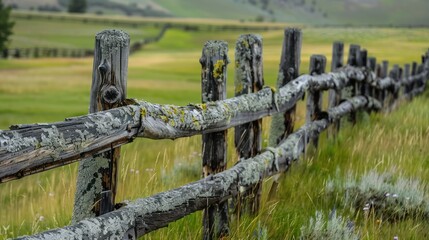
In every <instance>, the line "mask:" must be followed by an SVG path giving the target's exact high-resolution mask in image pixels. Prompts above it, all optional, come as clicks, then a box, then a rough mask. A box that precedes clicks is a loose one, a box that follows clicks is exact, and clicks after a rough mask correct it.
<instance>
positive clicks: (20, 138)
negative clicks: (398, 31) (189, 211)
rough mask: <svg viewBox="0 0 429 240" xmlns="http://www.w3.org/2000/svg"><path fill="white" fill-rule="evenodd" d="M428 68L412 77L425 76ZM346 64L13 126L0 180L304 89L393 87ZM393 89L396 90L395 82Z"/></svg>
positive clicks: (288, 102)
mask: <svg viewBox="0 0 429 240" xmlns="http://www.w3.org/2000/svg"><path fill="white" fill-rule="evenodd" d="M426 75H427V71H424V72H422V73H421V74H420V75H418V76H415V77H414V78H413V79H414V80H415V81H417V80H419V81H420V80H421V79H423V78H425V77H426ZM375 79H376V78H375V76H374V74H373V73H370V72H367V71H366V70H363V69H360V68H356V67H345V68H343V69H342V70H341V71H339V72H336V73H327V74H322V75H317V76H311V75H302V76H300V77H299V78H297V79H296V80H294V81H292V82H290V83H288V84H287V85H285V86H284V87H282V88H280V89H279V90H278V91H275V90H273V89H271V88H264V89H262V90H260V91H259V92H257V93H250V94H246V95H242V96H239V97H234V98H229V99H226V100H222V101H216V102H209V103H207V104H192V105H188V106H184V107H180V106H174V105H161V104H152V103H149V102H144V101H141V102H137V101H133V100H126V101H125V102H124V104H129V105H127V106H123V107H120V108H116V109H112V110H108V111H104V112H100V113H95V114H89V115H86V116H82V117H74V118H70V119H67V120H66V121H64V122H59V123H53V124H34V125H15V126H12V127H11V130H7V131H1V132H0V182H7V181H10V180H13V179H17V178H21V177H23V176H27V175H31V174H34V173H38V172H41V171H45V170H49V169H52V168H55V167H58V166H63V165H64V164H69V163H72V162H74V161H77V160H79V159H81V158H84V157H88V156H91V155H94V154H99V153H102V152H105V151H108V150H111V149H112V148H114V147H118V146H121V145H123V144H126V143H129V142H131V141H132V140H133V139H134V138H135V137H144V138H152V139H176V138H181V137H189V136H193V135H197V134H203V133H210V132H216V131H220V130H225V129H228V128H231V127H235V126H238V125H240V124H243V123H247V122H251V121H254V120H257V119H260V118H262V117H266V116H269V115H271V114H273V113H277V112H284V111H287V110H289V109H290V108H291V107H292V106H294V105H295V104H296V103H297V102H298V101H299V100H301V99H302V97H303V95H304V93H305V92H306V91H307V90H328V89H342V88H343V87H345V86H347V85H349V83H350V82H351V80H357V81H367V82H368V83H370V84H371V85H372V86H373V87H375V88H376V89H379V90H384V89H389V88H391V87H392V86H397V83H396V82H395V80H394V79H392V78H384V79H381V80H380V81H375ZM393 91H397V88H396V87H395V88H394V89H393Z"/></svg>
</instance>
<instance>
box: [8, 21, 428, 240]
mask: <svg viewBox="0 0 429 240" xmlns="http://www.w3.org/2000/svg"><path fill="white" fill-rule="evenodd" d="M20 21H21V20H20ZM39 24H40V26H43V24H44V23H42V22H41V23H39ZM51 24H52V25H51V26H50V28H51V29H58V28H61V27H60V26H55V25H54V23H51ZM59 24H60V23H59ZM71 24H72V23H71ZM17 26H20V27H17V28H16V29H15V34H16V35H15V37H14V39H20V38H29V39H31V38H32V37H31V34H27V31H30V29H29V27H28V25H26V24H24V22H18V23H17ZM76 27H77V26H76ZM100 27H104V26H100ZM83 29H85V30H84V31H85V32H86V34H83V33H82V39H77V40H73V41H76V42H73V41H71V42H68V41H66V40H67V39H71V38H73V37H71V36H68V37H67V33H68V32H67V31H66V30H65V29H61V30H59V32H60V33H62V34H64V36H63V37H60V35H61V34H58V38H57V37H55V36H57V35H56V34H55V31H53V32H49V31H48V28H46V31H47V32H46V34H40V35H38V36H34V37H35V38H38V40H37V42H45V41H46V42H49V45H52V46H55V45H58V46H59V45H67V46H81V47H83V46H92V44H93V43H90V42H91V41H92V40H91V39H93V36H94V34H95V33H96V32H98V31H99V30H101V29H98V27H97V29H96V28H94V32H92V33H91V29H90V28H89V27H88V28H87V29H86V28H84V27H83ZM144 32H145V29H136V30H135V31H132V30H130V32H129V33H130V35H131V39H135V38H137V39H138V38H140V37H141V36H142V35H141V34H143V33H144ZM303 33H304V40H303V49H302V65H301V72H302V73H305V72H306V71H307V68H308V61H309V58H310V55H311V54H325V55H327V57H328V65H329V63H330V61H329V59H330V54H331V44H332V42H333V41H337V40H341V41H344V42H345V44H346V46H347V47H348V45H349V44H350V43H358V44H361V45H362V47H364V48H366V49H367V50H368V52H369V55H371V56H375V57H377V59H378V60H379V61H380V60H382V59H388V60H390V62H391V63H392V64H405V63H409V62H411V61H420V55H421V54H422V53H423V52H424V51H425V50H427V48H428V47H429V45H428V43H427V39H429V30H427V29H365V28H358V29H353V28H304V29H303ZM139 34H140V35H139ZM239 34H244V32H243V33H240V32H226V33H221V32H215V33H213V32H182V31H180V30H169V31H167V33H166V35H165V37H164V38H163V39H162V40H161V41H160V42H158V43H156V44H153V45H148V46H147V47H146V48H145V49H144V50H143V51H141V52H138V53H136V54H134V55H132V56H131V57H130V59H129V70H128V71H129V74H128V97H132V98H138V99H144V100H147V101H151V102H156V103H171V104H177V105H186V104H188V103H196V102H199V101H200V69H201V67H200V65H199V62H198V60H199V57H200V56H201V48H202V46H203V44H204V42H205V41H207V40H214V39H219V40H226V41H228V43H229V48H230V54H229V56H230V58H231V62H234V53H233V48H234V44H235V40H236V38H237V37H238V36H239ZM259 34H261V35H262V36H263V38H264V55H263V58H264V65H265V66H264V76H265V81H266V85H270V86H274V85H275V82H276V76H277V70H278V64H279V59H280V51H281V44H282V36H283V33H282V32H281V31H272V32H259ZM49 36H54V37H49ZM83 39H85V40H83ZM87 39H88V40H87ZM13 44H18V42H16V43H13ZM233 67H234V66H233V64H230V65H229V68H228V78H229V79H228V96H229V97H232V95H233V78H234V76H233ZM91 71H92V59H91V58H87V59H37V60H34V59H21V60H0V76H1V77H0V128H1V129H6V128H7V127H8V126H9V125H11V124H17V123H34V122H53V121H61V120H63V119H64V118H66V117H70V116H76V115H83V114H86V113H87V111H88V105H89V89H90V83H91ZM428 98H429V95H428V94H427V93H426V94H425V95H423V96H421V97H419V98H417V99H415V100H414V101H413V102H411V103H402V104H401V105H400V107H399V108H398V109H397V110H396V111H394V112H392V113H391V114H373V115H371V116H370V117H369V118H367V119H366V120H364V121H363V122H361V123H359V124H358V125H357V126H355V127H354V128H351V127H347V128H345V129H343V130H342V131H341V134H340V136H339V138H338V140H337V141H327V140H326V139H325V137H323V136H322V138H321V139H322V141H321V145H320V149H319V151H318V152H317V153H314V154H309V155H307V157H306V158H305V159H303V160H302V161H299V162H298V163H297V164H295V165H294V166H293V167H292V169H291V171H290V172H288V173H287V174H286V176H285V177H283V178H282V180H281V184H280V190H279V192H278V194H277V198H276V199H274V200H272V201H267V200H266V195H267V192H268V189H269V186H270V183H271V181H272V180H271V179H269V180H267V181H265V182H264V192H263V194H264V196H263V203H262V205H263V206H262V209H261V212H260V214H259V215H258V216H257V217H256V218H249V217H244V218H242V219H241V220H240V221H238V220H234V221H232V222H231V226H232V228H231V239H245V238H252V239H253V238H254V239H258V237H259V239H263V237H264V236H265V235H264V234H265V233H266V236H267V237H268V239H291V238H294V237H295V238H297V237H299V235H300V228H301V226H303V225H305V224H307V223H308V221H309V219H310V218H311V217H313V216H314V214H315V212H316V211H317V210H320V211H322V212H324V213H329V212H330V211H331V210H332V209H333V208H336V209H337V212H338V213H341V214H344V215H346V216H349V218H350V219H351V220H352V221H354V222H355V228H356V229H357V231H359V232H360V234H361V237H362V238H363V239H393V237H394V236H399V239H426V238H427V236H429V231H428V229H429V225H428V223H427V220H423V219H421V218H420V217H419V216H415V217H413V218H408V219H403V220H401V221H392V220H388V219H387V220H386V219H384V218H382V217H379V216H376V215H375V214H374V215H370V217H365V216H364V215H363V213H362V211H355V212H353V211H352V210H350V209H351V207H350V206H348V205H347V204H345V203H344V201H343V192H341V191H336V192H334V194H332V193H329V194H328V191H327V190H326V189H327V184H328V182H329V179H337V180H339V181H341V180H342V179H345V178H346V177H347V176H348V175H349V176H353V177H354V176H356V177H357V178H359V176H361V175H362V174H364V173H367V172H369V171H371V170H375V171H378V172H390V173H392V174H398V175H401V176H404V177H406V178H412V179H415V180H418V181H420V183H422V184H423V185H424V188H425V189H426V186H425V183H426V182H428V180H429V179H428V176H429V174H428V170H429V158H428V156H429V149H428V148H427V146H426V145H427V143H428V142H429V128H428V126H429V117H428V115H427V112H429V104H427V103H428ZM304 117H305V116H304V108H303V104H300V106H299V109H298V117H297V119H298V123H299V124H301V123H302V122H303V119H304ZM264 128H265V129H269V119H266V120H264ZM267 134H268V133H267V132H265V133H264V139H267ZM232 136H233V131H229V145H228V146H229V153H228V161H229V166H232V164H233V163H234V162H235V161H236V155H235V153H234V149H233V142H232ZM264 146H266V141H265V140H264ZM200 152H201V143H200V137H198V136H197V137H192V138H185V139H179V140H176V141H170V140H162V141H153V140H147V139H138V140H136V141H134V143H132V144H129V145H127V146H125V147H123V149H122V158H121V162H120V169H119V171H120V174H119V185H118V194H117V199H116V201H117V202H120V201H123V200H125V199H128V200H132V199H136V198H139V197H144V196H149V195H151V194H154V193H157V192H160V191H164V190H168V189H171V188H173V187H177V186H180V185H183V184H186V183H188V182H190V181H194V180H197V179H199V178H200V176H201V157H200ZM76 166H77V165H76V164H72V165H68V166H65V167H62V168H59V169H56V170H52V171H47V172H44V173H41V174H36V175H33V176H29V177H26V178H24V179H21V180H17V181H13V182H9V183H5V184H2V185H0V203H1V205H2V207H1V209H0V238H4V239H6V238H8V237H16V236H20V235H24V234H33V233H36V232H40V231H44V230H46V229H48V228H54V227H60V226H64V225H67V224H69V223H70V219H71V212H72V204H73V197H74V190H75V180H76V170H77V168H76ZM130 186H132V187H130ZM424 194H425V196H427V191H426V192H425V193H424ZM195 238H201V213H200V212H199V213H195V214H192V215H190V216H188V217H186V218H184V219H182V220H180V221H178V222H176V223H173V224H171V225H170V227H169V228H165V229H162V230H159V231H156V232H154V233H151V234H149V235H147V236H146V237H144V239H195Z"/></svg>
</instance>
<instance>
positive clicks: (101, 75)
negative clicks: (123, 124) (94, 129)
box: [72, 30, 130, 223]
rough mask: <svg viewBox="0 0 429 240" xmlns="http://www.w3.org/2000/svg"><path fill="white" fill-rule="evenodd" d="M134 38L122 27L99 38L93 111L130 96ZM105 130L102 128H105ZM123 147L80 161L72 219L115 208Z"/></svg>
mask: <svg viewBox="0 0 429 240" xmlns="http://www.w3.org/2000/svg"><path fill="white" fill-rule="evenodd" d="M129 43H130V38H129V36H128V34H127V33H125V32H123V31H118V30H105V31H102V32H100V33H98V34H97V35H96V37H95V51H94V65H93V73H92V87H91V97H90V106H89V112H90V113H94V112H98V111H103V110H107V109H111V108H115V107H118V106H120V105H121V104H122V103H123V101H124V99H125V97H126V88H127V72H128V48H129ZM102 130H103V129H101V130H100V131H102ZM119 155H120V148H115V149H111V151H108V152H106V153H103V154H100V155H95V156H93V158H90V159H85V160H83V161H81V162H80V163H79V172H78V176H77V184H76V195H75V204H74V209H73V219H72V221H73V222H74V223H76V222H77V221H80V220H82V219H84V218H88V217H93V216H98V215H101V214H104V213H106V212H109V211H111V210H113V205H114V200H115V193H116V177H117V164H118V160H119Z"/></svg>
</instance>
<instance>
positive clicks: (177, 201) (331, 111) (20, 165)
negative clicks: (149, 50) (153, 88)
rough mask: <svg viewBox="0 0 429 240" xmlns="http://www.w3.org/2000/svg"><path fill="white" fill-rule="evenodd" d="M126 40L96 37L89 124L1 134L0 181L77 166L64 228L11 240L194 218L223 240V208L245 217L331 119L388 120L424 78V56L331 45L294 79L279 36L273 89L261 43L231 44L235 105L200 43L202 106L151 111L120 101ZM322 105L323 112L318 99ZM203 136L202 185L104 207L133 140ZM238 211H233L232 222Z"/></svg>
mask: <svg viewBox="0 0 429 240" xmlns="http://www.w3.org/2000/svg"><path fill="white" fill-rule="evenodd" d="M129 42H130V41H129V36H128V34H126V33H124V32H122V31H117V30H106V31H103V32H100V33H98V34H97V35H96V44H95V45H96V47H95V50H94V71H93V81H92V88H91V96H90V114H88V115H85V116H79V117H73V118H69V119H66V120H65V121H63V122H57V123H50V124H45V123H44V124H32V125H14V126H11V127H10V130H4V131H0V183H4V182H7V181H11V180H14V179H19V178H22V177H24V176H27V175H30V174H35V173H38V172H41V171H45V170H48V169H52V168H56V167H59V166H63V165H65V164H69V163H72V162H75V161H80V165H79V172H78V181H77V190H76V196H75V207H74V210H73V219H72V225H70V226H66V227H63V228H58V229H53V230H49V231H46V232H42V233H39V234H36V235H33V236H24V237H21V239H93V238H97V239H136V238H137V237H140V236H142V235H145V234H147V233H149V232H151V231H154V230H156V229H159V228H162V227H165V226H167V225H168V224H169V223H171V222H173V221H176V220H178V219H180V218H182V217H184V216H186V215H188V214H190V213H192V212H195V211H199V210H203V211H204V215H203V238H204V239H214V238H219V237H221V236H225V235H228V232H229V228H228V214H230V212H231V211H230V210H229V209H228V204H227V201H228V200H229V199H231V198H232V200H231V201H232V202H234V203H235V204H236V206H239V207H237V208H236V209H235V213H234V214H238V212H239V211H243V212H248V213H256V212H257V211H258V208H259V201H260V200H259V198H260V194H261V190H262V189H261V181H262V180H263V179H264V178H266V177H268V176H272V175H275V174H279V173H282V172H285V171H286V170H287V169H288V168H289V167H290V165H291V163H292V161H295V160H298V159H299V158H300V156H301V155H302V154H303V153H304V152H305V151H306V149H307V146H308V144H311V145H314V146H316V147H317V142H318V136H319V134H320V133H321V132H322V131H324V130H325V129H328V127H329V126H330V125H333V127H331V128H329V131H328V133H329V134H328V135H329V136H331V137H335V135H336V134H337V133H338V130H339V129H340V128H339V126H340V123H343V122H340V121H339V120H340V118H342V117H344V116H347V119H348V121H351V122H352V123H354V122H355V121H356V120H357V115H356V112H357V111H390V110H391V109H392V108H393V107H394V106H395V104H396V103H397V102H398V100H400V99H408V100H411V99H412V98H413V97H415V96H416V95H418V94H420V93H422V92H423V91H424V90H425V87H426V80H427V79H428V77H429V61H428V59H429V52H427V53H425V55H424V56H422V63H421V64H418V63H416V62H413V63H411V64H406V65H405V66H404V68H401V67H399V66H398V65H394V66H393V68H392V69H391V70H390V71H388V62H387V61H383V62H382V64H377V62H376V59H375V58H368V53H367V51H366V50H364V49H362V48H360V46H358V45H350V50H349V55H348V58H347V63H346V64H344V61H343V59H344V44H343V43H341V42H336V43H334V44H333V54H332V65H331V72H329V73H325V70H326V63H327V61H326V57H325V56H322V55H313V56H311V59H310V69H309V70H310V73H309V74H308V75H301V76H299V72H300V69H299V68H300V53H301V42H302V32H301V30H299V29H294V28H289V29H286V30H285V32H284V42H283V48H282V53H281V62H280V70H279V77H278V86H277V89H275V88H270V87H265V86H264V79H263V65H262V62H263V58H262V56H263V55H262V38H261V37H260V36H258V35H252V34H248V35H241V36H240V37H239V38H238V40H237V42H236V47H235V95H236V96H235V97H233V98H228V99H227V98H226V77H227V76H226V75H227V74H226V69H227V65H228V63H229V58H228V55H227V51H228V46H227V43H226V42H223V41H208V42H207V43H206V44H205V45H204V48H203V50H202V56H201V59H200V63H201V66H202V69H201V80H202V103H200V104H190V105H187V106H174V105H161V104H153V103H150V102H146V101H136V100H132V99H127V98H126V78H127V67H128V65H127V64H128V53H129V48H130V44H129ZM324 91H329V103H328V105H329V107H328V109H327V110H325V111H324V110H322V99H323V98H322V93H323V92H324ZM306 93H307V97H306V101H307V113H306V116H307V117H306V123H305V124H304V125H303V126H301V127H300V128H298V129H297V130H295V131H294V120H295V108H296V104H297V102H298V101H300V100H302V99H304V95H305V94H306ZM270 115H273V117H272V124H271V133H270V146H271V147H268V148H266V149H264V150H262V148H261V130H262V127H261V126H262V125H261V119H262V118H263V117H267V116H270ZM232 127H235V147H236V150H237V153H238V156H239V158H240V160H239V161H238V163H237V164H236V165H234V166H233V167H231V168H229V169H227V167H226V148H227V144H226V134H227V129H229V128H232ZM193 135H202V141H203V149H202V151H203V153H202V158H203V159H202V172H203V177H204V178H203V179H201V180H199V181H196V182H192V183H189V184H187V185H185V186H182V187H179V188H176V189H173V190H169V191H166V192H162V193H158V194H156V195H153V196H150V197H146V198H141V199H137V200H135V201H133V202H131V203H128V204H116V205H115V203H114V199H115V192H116V178H117V173H116V172H117V162H118V159H119V156H120V146H121V145H124V144H127V143H130V142H132V141H133V139H135V138H136V137H143V138H151V139H177V138H181V137H188V136H193ZM237 211H238V212H237Z"/></svg>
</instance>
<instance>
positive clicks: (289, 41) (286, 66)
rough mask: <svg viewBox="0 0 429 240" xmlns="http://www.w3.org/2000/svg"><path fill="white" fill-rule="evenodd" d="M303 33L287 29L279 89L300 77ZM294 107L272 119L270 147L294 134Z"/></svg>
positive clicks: (298, 30) (278, 80)
mask: <svg viewBox="0 0 429 240" xmlns="http://www.w3.org/2000/svg"><path fill="white" fill-rule="evenodd" d="M301 45H302V32H301V30H300V29H297V28H287V29H285V32H284V40H283V47H282V54H281V58H280V69H279V75H278V78H277V88H281V87H283V86H285V85H286V84H288V83H289V82H291V81H292V80H294V79H296V78H297V77H298V76H299V66H300V63H301ZM295 108H296V106H293V107H292V108H291V109H289V110H288V111H287V112H286V113H284V114H276V115H274V116H273V117H272V121H271V131H270V138H269V145H270V146H275V145H276V144H277V143H279V142H280V141H281V140H282V139H284V138H285V137H287V135H289V134H290V133H292V132H293V128H294V122H295Z"/></svg>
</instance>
